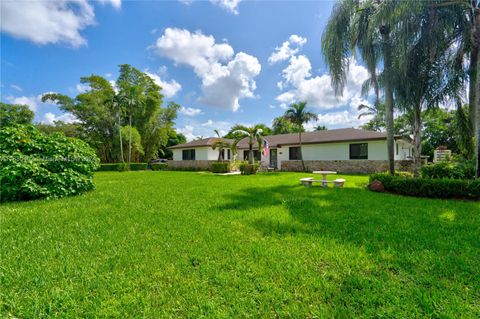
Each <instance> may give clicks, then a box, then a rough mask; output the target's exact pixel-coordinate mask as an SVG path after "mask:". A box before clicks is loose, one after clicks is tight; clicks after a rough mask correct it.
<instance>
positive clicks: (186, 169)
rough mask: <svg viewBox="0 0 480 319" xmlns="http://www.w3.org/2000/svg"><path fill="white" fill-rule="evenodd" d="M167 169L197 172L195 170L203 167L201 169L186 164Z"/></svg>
mask: <svg viewBox="0 0 480 319" xmlns="http://www.w3.org/2000/svg"><path fill="white" fill-rule="evenodd" d="M168 170H169V171H185V172H197V171H204V170H205V169H202V168H200V167H191V166H186V167H168Z"/></svg>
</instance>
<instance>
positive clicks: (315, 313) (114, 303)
mask: <svg viewBox="0 0 480 319" xmlns="http://www.w3.org/2000/svg"><path fill="white" fill-rule="evenodd" d="M304 176H309V175H308V174H296V173H281V174H277V173H272V174H265V175H257V176H214V175H212V174H209V173H198V172H130V173H117V172H111V173H98V174H96V176H95V180H96V185H97V190H95V191H93V192H91V193H88V194H86V195H83V196H78V197H71V198H64V199H60V200H52V201H35V202H25V203H11V204H6V205H3V206H1V207H0V317H9V316H12V317H13V316H14V317H19V318H33V317H59V318H77V317H115V318H125V317H147V318H161V317H190V318H199V317H210V318H212V317H213V318H219V317H220V318H222V317H223V318H226V317H235V318H243V317H250V318H259V317H265V318H273V317H280V318H285V317H287V318H288V317H293V318H306V317H308V318H318V317H320V318H331V317H339V318H354V317H369V318H370V317H377V318H401V317H404V318H418V317H438V318H462V317H463V318H474V317H477V318H478V317H480V203H478V202H463V201H447V200H430V199H416V198H408V197H401V196H395V195H389V194H378V193H372V192H368V191H366V190H364V189H363V187H364V185H365V184H366V182H367V177H364V176H346V177H345V178H346V179H347V183H346V185H345V187H346V188H344V189H332V188H329V189H321V188H319V187H315V188H310V189H308V188H305V187H303V186H300V185H298V179H299V178H300V177H304Z"/></svg>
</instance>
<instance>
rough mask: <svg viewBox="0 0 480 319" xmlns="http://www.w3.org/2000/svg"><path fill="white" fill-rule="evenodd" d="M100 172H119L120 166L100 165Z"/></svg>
mask: <svg viewBox="0 0 480 319" xmlns="http://www.w3.org/2000/svg"><path fill="white" fill-rule="evenodd" d="M97 171H98V172H112V171H118V164H117V163H105V164H100V166H99V167H98V169H97Z"/></svg>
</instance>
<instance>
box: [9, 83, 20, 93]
mask: <svg viewBox="0 0 480 319" xmlns="http://www.w3.org/2000/svg"><path fill="white" fill-rule="evenodd" d="M10 87H11V88H12V89H15V90H17V91H18V92H22V91H23V90H22V87H21V86H19V85H15V84H10Z"/></svg>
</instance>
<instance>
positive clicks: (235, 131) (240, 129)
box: [229, 124, 263, 164]
mask: <svg viewBox="0 0 480 319" xmlns="http://www.w3.org/2000/svg"><path fill="white" fill-rule="evenodd" d="M262 127H263V124H256V125H254V126H245V125H239V124H237V125H235V126H234V127H232V129H231V130H230V133H229V135H233V136H235V141H234V142H233V144H232V150H234V152H235V151H236V149H237V144H238V142H240V141H241V140H243V139H244V138H248V150H249V152H248V163H249V164H255V159H254V157H253V144H255V142H257V144H258V151H259V152H262V149H263V138H262V133H263V129H262Z"/></svg>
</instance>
